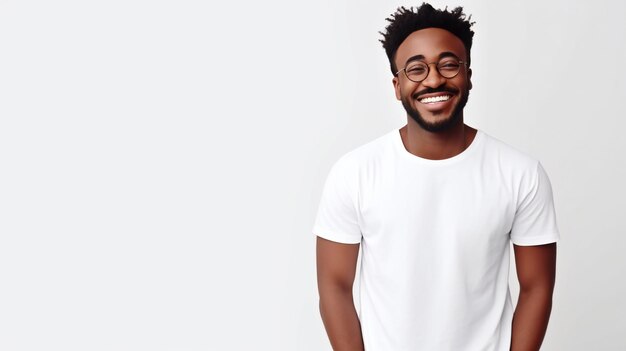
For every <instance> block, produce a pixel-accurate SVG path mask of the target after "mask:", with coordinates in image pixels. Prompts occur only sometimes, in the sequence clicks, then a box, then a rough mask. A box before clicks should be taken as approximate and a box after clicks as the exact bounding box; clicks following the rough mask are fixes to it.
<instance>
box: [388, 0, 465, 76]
mask: <svg viewBox="0 0 626 351" xmlns="http://www.w3.org/2000/svg"><path fill="white" fill-rule="evenodd" d="M471 18H472V16H471V15H470V16H469V17H468V18H467V19H465V14H464V13H463V8H462V7H460V6H459V7H456V8H455V9H453V10H452V11H448V8H447V7H446V8H445V9H444V10H437V9H435V8H433V7H432V6H431V5H430V4H428V3H426V2H424V3H422V5H421V6H419V7H417V8H416V9H413V7H411V8H409V9H407V8H405V7H404V6H402V7H399V8H398V9H397V10H396V12H395V13H392V14H391V17H389V18H386V20H387V21H388V22H389V25H388V26H387V27H386V28H385V33H383V32H379V33H380V34H382V36H383V39H381V40H380V42H381V43H382V44H383V48H384V49H385V52H386V53H387V57H388V58H389V64H390V67H391V73H393V74H395V73H396V72H397V71H398V69H397V67H396V64H395V62H394V60H395V56H396V51H398V47H399V46H400V44H402V42H403V41H404V40H405V39H406V38H407V37H408V36H409V35H411V33H413V32H415V31H418V30H420V29H425V28H441V29H445V30H447V31H448V32H450V33H452V34H454V35H455V36H457V37H458V38H459V39H461V41H462V42H463V44H464V45H465V51H466V53H467V64H468V66H469V65H470V62H471V60H470V50H471V48H472V39H473V37H474V32H473V31H472V29H471V27H472V25H473V24H474V22H470V19H471Z"/></svg>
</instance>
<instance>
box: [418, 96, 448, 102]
mask: <svg viewBox="0 0 626 351" xmlns="http://www.w3.org/2000/svg"><path fill="white" fill-rule="evenodd" d="M451 97H452V95H438V96H429V97H425V98H422V99H418V100H417V101H419V102H421V103H422V104H434V103H436V102H442V101H448V100H450V98H451Z"/></svg>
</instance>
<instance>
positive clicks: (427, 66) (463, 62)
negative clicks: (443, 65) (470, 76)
mask: <svg viewBox="0 0 626 351" xmlns="http://www.w3.org/2000/svg"><path fill="white" fill-rule="evenodd" d="M458 61H459V64H460V65H465V67H467V62H466V61H461V60H458ZM422 62H423V61H422ZM439 62H440V61H437V62H431V63H426V62H424V63H426V75H425V76H424V78H423V79H420V80H413V79H411V78H409V74H408V73H406V68H407V67H408V64H407V66H405V67H404V68H403V69H401V70H399V71H398V72H396V74H395V76H396V77H397V76H398V74H400V72H401V71H404V75H405V76H406V79H408V80H410V81H411V82H415V83H419V82H421V81H424V80H425V79H426V78H428V75H429V74H430V65H435V70H436V71H437V74H439V75H440V76H442V77H444V78H445V79H452V78H454V77H456V76H458V75H459V72H461V68H460V66H459V70H458V71H457V72H456V73H455V74H454V75H453V76H451V77H446V76H445V75H443V74H441V72H439Z"/></svg>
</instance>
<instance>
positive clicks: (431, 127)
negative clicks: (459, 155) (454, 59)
mask: <svg viewBox="0 0 626 351" xmlns="http://www.w3.org/2000/svg"><path fill="white" fill-rule="evenodd" d="M436 92H450V93H456V92H457V91H455V90H451V89H446V88H444V89H427V90H423V91H421V92H419V93H417V94H414V95H413V96H412V97H411V98H413V99H415V97H417V96H419V95H422V94H429V93H436ZM468 99H469V89H468V90H466V91H465V92H464V94H462V95H461V100H459V102H458V103H457V104H456V106H454V109H453V110H452V113H451V114H450V116H448V118H444V119H442V120H440V121H437V122H429V121H427V120H425V119H424V118H423V117H422V115H421V114H420V113H419V111H417V109H415V108H413V107H412V106H411V103H410V101H409V98H408V97H407V96H402V99H401V100H402V106H403V107H404V109H405V110H406V113H407V114H408V115H409V116H411V118H413V120H414V121H415V122H417V124H418V125H419V126H420V127H422V129H424V130H427V131H429V132H433V133H436V132H441V131H444V130H447V129H449V128H450V127H452V126H453V125H455V124H456V123H458V121H459V120H461V117H462V116H463V108H464V107H465V105H466V104H467V100H468ZM418 103H419V102H418Z"/></svg>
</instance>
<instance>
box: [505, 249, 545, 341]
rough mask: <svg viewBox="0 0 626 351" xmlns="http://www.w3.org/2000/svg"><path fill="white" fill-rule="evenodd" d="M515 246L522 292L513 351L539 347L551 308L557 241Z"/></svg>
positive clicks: (516, 310)
mask: <svg viewBox="0 0 626 351" xmlns="http://www.w3.org/2000/svg"><path fill="white" fill-rule="evenodd" d="M513 248H514V250H515V265H516V268H517V277H518V279H519V283H520V294H519V299H518V301H517V307H516V308H515V313H514V314H513V331H512V336H511V351H538V350H539V348H540V347H541V343H542V342H543V338H544V336H545V333H546V329H547V328H548V320H549V319H550V312H551V310H552V293H553V290H554V280H555V273H556V243H551V244H546V245H538V246H519V245H513Z"/></svg>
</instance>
